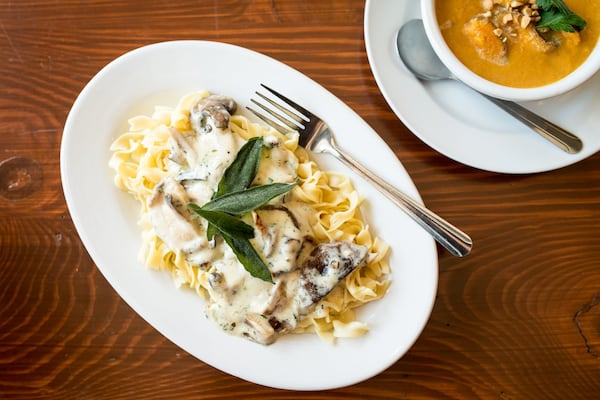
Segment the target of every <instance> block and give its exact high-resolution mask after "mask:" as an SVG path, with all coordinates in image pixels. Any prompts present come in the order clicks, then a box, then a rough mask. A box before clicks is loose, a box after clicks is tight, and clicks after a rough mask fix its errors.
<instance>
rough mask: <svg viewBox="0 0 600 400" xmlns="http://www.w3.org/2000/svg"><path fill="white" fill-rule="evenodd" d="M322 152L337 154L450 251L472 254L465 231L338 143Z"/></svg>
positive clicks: (469, 240)
mask: <svg viewBox="0 0 600 400" xmlns="http://www.w3.org/2000/svg"><path fill="white" fill-rule="evenodd" d="M323 151H325V152H327V153H329V154H331V155H332V156H334V157H336V158H337V159H339V160H340V161H342V162H343V163H344V164H346V166H348V167H349V168H350V169H352V170H353V171H354V172H356V173H357V174H359V175H360V176H361V177H363V178H364V179H366V180H367V181H368V182H370V183H372V184H373V185H374V186H375V187H376V188H377V189H378V190H379V191H380V192H381V193H382V194H384V195H385V196H386V197H387V198H388V199H390V200H391V201H392V202H393V203H394V204H396V205H397V206H398V207H399V208H400V209H401V210H403V211H404V212H405V213H406V214H408V216H409V217H411V218H412V219H413V220H414V221H415V222H416V223H417V224H419V225H420V226H421V227H422V228H423V229H425V230H426V231H427V232H429V233H430V234H431V235H432V236H433V238H434V239H435V240H436V241H437V242H438V243H440V244H441V245H442V246H444V247H445V248H446V249H447V250H448V251H449V252H450V253H451V254H453V255H455V256H458V257H463V256H466V255H467V254H469V252H470V251H471V248H472V247H473V241H472V240H471V238H470V237H469V236H468V235H467V234H466V233H464V232H462V231H461V230H459V229H458V228H456V227H455V226H453V225H452V224H450V223H449V222H448V221H445V220H444V219H442V218H441V217H439V216H438V215H436V214H435V213H433V212H431V211H430V210H428V209H427V208H425V207H424V206H423V205H421V204H419V203H417V202H416V201H415V200H413V199H412V198H410V197H408V196H407V195H406V194H404V193H402V192H401V191H399V190H398V189H396V188H395V187H393V186H392V185H390V184H389V183H387V182H386V181H384V180H383V179H381V178H379V177H378V176H376V175H374V174H373V173H372V172H371V171H369V170H368V169H366V168H365V167H363V166H362V165H361V164H360V163H359V162H358V161H356V160H355V159H353V158H352V157H351V156H350V155H348V154H347V153H345V152H344V151H343V150H342V149H340V148H339V147H338V146H337V145H335V142H333V143H330V146H327V148H326V149H325V148H324V149H323Z"/></svg>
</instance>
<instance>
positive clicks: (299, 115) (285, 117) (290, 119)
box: [246, 83, 312, 132]
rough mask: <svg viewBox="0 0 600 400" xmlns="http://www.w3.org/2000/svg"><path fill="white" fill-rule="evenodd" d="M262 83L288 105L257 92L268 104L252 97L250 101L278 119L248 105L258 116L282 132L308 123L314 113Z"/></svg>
mask: <svg viewBox="0 0 600 400" xmlns="http://www.w3.org/2000/svg"><path fill="white" fill-rule="evenodd" d="M260 85H261V86H262V87H263V88H265V89H266V90H268V91H269V92H270V93H271V94H272V95H274V96H276V97H277V98H278V99H279V100H281V101H283V102H284V104H285V105H286V106H287V107H286V106H283V105H281V104H279V103H278V102H277V101H275V100H273V99H271V98H269V97H267V96H265V95H264V94H262V93H260V92H256V95H257V96H258V97H260V98H261V99H262V100H263V101H264V102H266V104H264V103H261V102H259V101H258V100H255V99H251V100H250V101H251V102H252V103H254V104H256V105H257V106H258V107H260V109H261V110H263V111H264V112H265V113H267V114H268V115H270V116H271V117H273V118H275V119H276V120H277V121H274V120H273V119H272V118H270V117H269V116H267V115H265V114H263V113H262V112H260V111H257V110H255V109H253V108H251V107H246V108H248V110H250V111H252V112H253V113H254V114H255V115H256V116H257V117H259V118H260V119H262V120H263V121H265V122H266V123H267V124H269V125H270V126H271V127H273V128H275V129H277V130H278V131H280V132H286V131H290V130H298V129H303V128H304V127H305V125H306V123H307V122H309V121H310V117H311V116H312V114H311V113H310V112H309V111H307V110H306V109H305V108H304V107H302V106H300V105H298V104H297V103H295V102H294V101H292V100H290V99H288V98H287V97H285V96H284V95H282V94H281V93H279V92H277V91H275V90H273V89H271V88H269V87H268V86H266V85H264V84H262V83H261V84H260ZM267 104H268V105H267Z"/></svg>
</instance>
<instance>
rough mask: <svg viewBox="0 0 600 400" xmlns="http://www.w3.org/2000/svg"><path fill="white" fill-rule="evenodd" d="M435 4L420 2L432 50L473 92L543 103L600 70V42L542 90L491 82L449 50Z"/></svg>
mask: <svg viewBox="0 0 600 400" xmlns="http://www.w3.org/2000/svg"><path fill="white" fill-rule="evenodd" d="M435 2H436V0H421V18H422V20H423V25H424V26H425V33H426V34H427V38H428V39H429V42H430V43H431V46H432V47H433V50H434V51H435V53H436V54H437V55H438V57H439V58H440V59H441V60H442V62H443V63H444V64H445V65H446V67H448V69H449V70H450V71H451V72H452V74H453V75H454V76H455V77H456V78H457V79H458V80H460V81H461V82H463V83H465V84H467V85H468V86H470V87H471V88H473V89H475V90H477V91H479V92H482V93H485V94H487V95H490V96H493V97H497V98H501V99H505V100H513V101H534V100H542V99H546V98H550V97H554V96H558V95H561V94H564V93H566V92H568V91H570V90H573V89H575V88H576V87H578V86H580V85H581V84H583V83H584V82H585V81H587V80H588V79H590V78H591V77H592V76H594V75H595V74H596V73H597V72H598V71H599V70H600V38H599V39H598V40H597V42H596V45H595V47H594V49H593V50H592V52H591V53H590V55H589V56H588V57H587V59H586V60H585V61H584V62H583V63H582V64H581V65H579V66H578V67H577V68H576V69H574V70H573V71H572V72H571V73H570V74H568V75H567V76H565V77H563V78H561V79H559V80H557V81H555V82H552V83H549V84H547V85H543V86H537V87H532V88H515V87H510V86H505V85H501V84H498V83H495V82H492V81H489V80H487V79H485V78H483V77H481V76H479V75H478V74H476V73H475V72H473V71H472V70H470V69H469V68H468V67H466V66H465V65H464V64H463V63H462V62H461V61H460V60H459V59H458V58H457V57H456V56H455V55H454V52H453V51H452V50H451V49H450V47H449V46H448V44H447V43H446V40H445V39H444V37H443V36H442V32H441V30H440V28H439V24H438V22H437V15H436V11H435Z"/></svg>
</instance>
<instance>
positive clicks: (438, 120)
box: [364, 0, 600, 174]
mask: <svg viewBox="0 0 600 400" xmlns="http://www.w3.org/2000/svg"><path fill="white" fill-rule="evenodd" d="M413 18H420V10H419V2H417V1H397V0H367V2H366V6H365V21H364V29H365V45H366V49H367V55H368V58H369V63H370V65H371V69H372V71H373V75H374V76H375V80H376V81H377V84H378V86H379V88H380V90H381V92H382V93H383V96H384V97H385V99H386V101H387V102H388V104H389V105H390V107H391V108H392V110H393V111H394V112H395V113H396V115H397V116H398V117H399V118H400V120H401V121H402V122H403V123H404V124H405V125H406V126H407V127H408V128H409V129H410V130H411V131H412V132H413V133H414V134H415V135H416V136H417V137H418V138H420V139H421V140H422V141H423V142H425V143H426V144H427V145H429V146H430V147H432V148H433V149H434V150H436V151H438V152H440V153H442V154H444V155H446V156H447V157H449V158H451V159H453V160H456V161H458V162H461V163H463V164H466V165H469V166H472V167H475V168H479V169H483V170H487V171H494V172H502V173H511V174H524V173H534V172H542V171H549V170H553V169H557V168H561V167H564V166H567V165H570V164H574V163H576V162H578V161H580V160H583V159H585V158H587V157H589V156H591V155H592V154H594V153H596V152H597V151H598V150H599V149H600V134H599V133H598V126H600V113H599V112H598V110H600V96H598V95H597V94H598V93H600V73H598V74H596V75H595V76H594V77H593V78H592V79H590V80H589V81H588V82H586V83H585V84H584V85H582V86H581V87H580V88H578V89H576V90H574V91H572V92H569V93H567V94H564V95H561V96H558V97H554V98H552V99H547V100H543V101H536V102H527V103H522V105H523V106H525V107H527V108H529V109H531V110H533V111H535V112H537V113H538V114H540V115H542V116H544V117H545V118H547V119H549V120H551V121H552V122H554V123H556V124H558V125H560V126H562V127H564V128H565V129H568V130H570V131H571V132H573V133H574V134H576V135H577V136H579V137H580V138H581V140H582V141H583V143H584V148H583V150H582V151H581V152H580V153H578V154H567V153H565V152H564V151H562V150H560V149H559V148H557V147H555V146H554V145H552V144H551V143H549V142H548V141H546V140H545V139H543V138H542V137H540V136H539V135H538V134H536V133H534V132H532V131H530V130H529V129H528V128H526V127H525V126H524V125H522V124H521V123H519V122H518V121H516V120H515V119H513V118H512V117H510V116H509V115H508V114H506V113H505V112H504V111H502V110H500V109H498V108H497V107H496V106H494V105H492V104H491V103H490V102H489V101H487V100H485V99H484V98H483V97H481V96H480V95H479V94H477V93H475V92H474V91H472V90H471V89H469V88H468V87H466V86H465V85H463V84H461V83H458V82H454V81H438V82H421V81H419V80H418V79H416V78H415V77H414V76H413V75H412V74H411V73H410V72H409V71H408V70H407V69H406V68H405V67H404V65H403V64H402V62H401V60H400V58H399V57H398V53H397V50H396V34H397V32H398V30H399V29H400V26H402V24H404V23H405V22H407V21H408V20H410V19H413Z"/></svg>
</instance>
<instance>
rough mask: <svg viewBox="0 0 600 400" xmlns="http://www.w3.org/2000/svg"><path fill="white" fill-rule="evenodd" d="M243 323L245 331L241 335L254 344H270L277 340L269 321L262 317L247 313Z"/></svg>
mask: <svg viewBox="0 0 600 400" xmlns="http://www.w3.org/2000/svg"><path fill="white" fill-rule="evenodd" d="M244 323H245V325H246V326H245V327H246V328H247V329H246V330H245V332H244V333H243V334H244V335H245V336H247V337H248V338H250V339H252V340H254V341H255V342H258V343H261V344H271V343H273V342H274V341H275V339H276V338H277V334H276V332H275V329H273V327H272V326H271V324H270V323H269V320H268V319H266V318H265V317H263V316H262V315H259V314H255V313H248V314H247V315H246V320H245V321H244Z"/></svg>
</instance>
